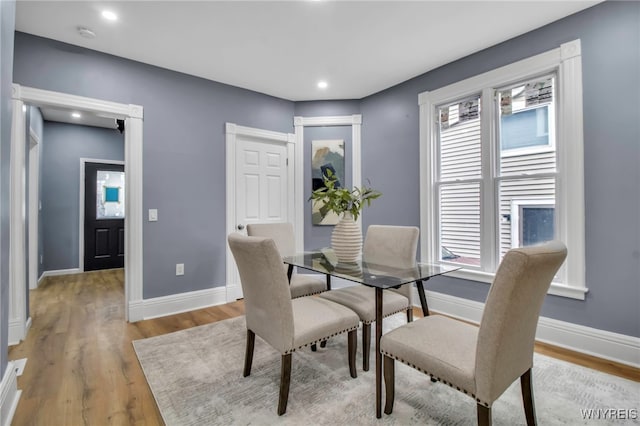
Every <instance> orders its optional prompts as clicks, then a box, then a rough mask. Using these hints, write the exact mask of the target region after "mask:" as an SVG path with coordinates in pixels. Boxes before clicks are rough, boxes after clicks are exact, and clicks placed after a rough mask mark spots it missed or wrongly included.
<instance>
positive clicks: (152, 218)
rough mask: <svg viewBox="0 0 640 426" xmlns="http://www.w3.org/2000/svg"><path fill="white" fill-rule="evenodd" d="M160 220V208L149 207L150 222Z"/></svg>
mask: <svg viewBox="0 0 640 426" xmlns="http://www.w3.org/2000/svg"><path fill="white" fill-rule="evenodd" d="M157 221H158V209H149V222H157Z"/></svg>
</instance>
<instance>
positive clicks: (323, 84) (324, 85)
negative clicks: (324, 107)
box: [318, 81, 329, 89]
mask: <svg viewBox="0 0 640 426" xmlns="http://www.w3.org/2000/svg"><path fill="white" fill-rule="evenodd" d="M327 87H329V84H328V83H327V82H326V81H319V82H318V88H319V89H326V88H327Z"/></svg>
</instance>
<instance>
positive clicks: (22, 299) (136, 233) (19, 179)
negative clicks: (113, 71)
mask: <svg viewBox="0 0 640 426" xmlns="http://www.w3.org/2000/svg"><path fill="white" fill-rule="evenodd" d="M26 104H29V105H33V106H37V107H42V106H51V107H56V108H64V109H74V110H79V111H88V112H92V113H96V114H99V115H101V116H103V117H110V118H114V119H116V118H117V119H124V120H125V122H126V131H125V143H124V146H125V155H124V158H125V169H127V170H129V174H128V178H127V181H126V182H125V188H126V194H125V202H126V207H125V208H126V210H125V215H126V218H125V244H126V246H125V289H124V297H125V318H126V320H127V321H138V320H141V319H142V316H141V315H138V317H136V316H135V312H136V311H135V307H136V306H138V305H141V304H142V288H143V274H142V272H143V263H142V262H143V241H142V226H143V214H142V146H143V135H142V128H143V107H142V106H140V105H132V104H121V103H116V102H110V101H105V100H100V99H94V98H88V97H84V96H76V95H70V94H66V93H60V92H53V91H49V90H42V89H35V88H32V87H26V86H20V85H19V84H13V86H12V109H13V121H12V126H11V158H10V213H9V216H10V234H9V239H10V242H9V247H10V256H9V343H10V344H14V343H18V342H20V340H22V339H24V337H25V336H26V332H27V330H28V325H27V324H28V322H29V321H30V320H28V319H27V306H26V291H27V284H26V283H27V273H26V267H25V266H26V265H25V260H26V249H27V248H26V247H25V242H26V227H25V218H24V214H23V211H24V207H25V195H26V191H25V182H24V173H25V150H26V148H25V147H26V145H25V144H26V141H25V139H26V128H25V127H26V120H25V111H24V110H23V107H24V106H25V105H26ZM30 211H32V209H30ZM139 311H140V310H139V309H138V312H139Z"/></svg>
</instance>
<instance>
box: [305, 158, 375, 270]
mask: <svg viewBox="0 0 640 426" xmlns="http://www.w3.org/2000/svg"><path fill="white" fill-rule="evenodd" d="M323 180H324V186H323V187H321V188H318V189H316V190H315V191H313V192H312V193H311V197H309V201H313V202H315V203H320V204H322V206H321V207H320V210H321V212H322V213H323V214H324V213H326V212H327V211H331V212H333V213H335V214H336V215H338V216H340V215H342V216H341V218H340V221H339V222H338V224H337V225H336V226H335V228H334V229H333V233H332V234H331V246H332V248H333V250H334V252H335V254H336V257H337V258H338V261H339V262H355V261H356V260H357V259H358V258H359V257H360V251H361V250H362V231H361V230H360V226H359V225H358V224H357V223H356V221H357V220H358V216H359V215H360V212H361V211H362V209H363V208H364V207H365V206H369V205H371V201H372V200H375V199H376V198H378V197H380V196H381V195H382V193H381V192H379V191H376V190H374V189H372V188H368V187H366V186H362V187H361V188H358V187H357V186H354V187H353V189H348V188H342V187H340V186H339V185H337V184H336V182H337V178H336V176H335V175H334V174H333V172H332V171H331V170H326V173H325V174H324V175H323Z"/></svg>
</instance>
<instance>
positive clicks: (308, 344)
mask: <svg viewBox="0 0 640 426" xmlns="http://www.w3.org/2000/svg"><path fill="white" fill-rule="evenodd" d="M357 329H358V326H355V327H351V328H347V329H345V330H342V331H338V332H337V333H333V334H331V335H329V336H325V337H323V338H322V339H318V340H314V341H313V342H309V343H307V344H305V345H302V346H298V347H297V348H293V349H289V350H288V351H286V352H284V353H283V354H282V355H286V354H290V353H293V352H295V351H297V350H298V349H302V348H306V347H307V346H311V345H314V344H316V343H318V342H322V341H323V340H328V339H330V338H331V337H333V336H337V335H338V334H342V333H346V332H349V331H353V330H357Z"/></svg>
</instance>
